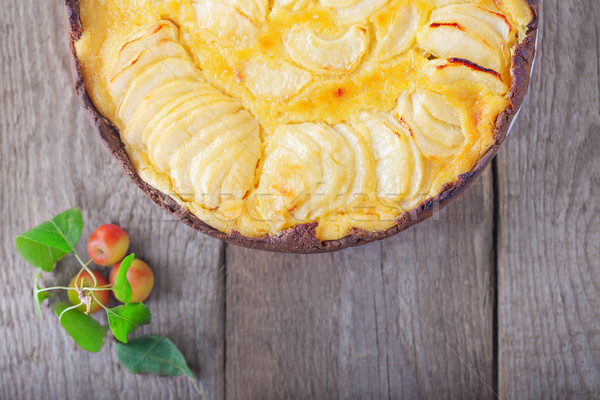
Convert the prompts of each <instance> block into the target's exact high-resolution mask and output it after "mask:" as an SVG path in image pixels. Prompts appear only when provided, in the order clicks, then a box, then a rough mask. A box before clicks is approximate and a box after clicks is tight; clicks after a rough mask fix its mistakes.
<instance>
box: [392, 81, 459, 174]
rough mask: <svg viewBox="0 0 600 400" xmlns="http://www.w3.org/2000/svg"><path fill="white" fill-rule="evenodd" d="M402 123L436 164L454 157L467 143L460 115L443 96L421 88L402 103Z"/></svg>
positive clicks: (399, 111) (399, 104)
mask: <svg viewBox="0 0 600 400" xmlns="http://www.w3.org/2000/svg"><path fill="white" fill-rule="evenodd" d="M398 121H399V123H400V125H403V126H404V127H406V129H407V130H408V131H409V133H410V135H411V136H412V138H413V139H414V141H415V143H416V145H417V147H418V148H419V150H421V152H422V153H423V154H424V155H425V156H426V157H427V158H429V159H430V160H432V161H435V162H439V161H442V160H444V159H447V158H449V157H451V156H452V155H454V154H455V153H456V151H457V150H458V148H459V147H460V146H461V145H462V144H463V143H464V142H465V136H464V132H463V129H462V125H461V122H460V118H459V116H458V113H457V112H456V111H455V110H454V108H452V106H451V105H450V104H448V102H447V101H446V100H445V99H444V97H442V95H440V94H437V93H433V92H430V91H428V90H424V89H418V90H417V91H416V92H414V93H413V94H411V95H404V96H402V97H401V98H400V99H399V100H398Z"/></svg>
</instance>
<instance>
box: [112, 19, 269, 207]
mask: <svg viewBox="0 0 600 400" xmlns="http://www.w3.org/2000/svg"><path fill="white" fill-rule="evenodd" d="M159 25H160V24H159ZM167 25H168V24H167ZM160 26H162V25H160ZM171 27H172V26H171ZM172 29H176V28H174V27H172ZM176 33H177V32H175V35H174V36H173V37H177V35H176ZM134 35H135V36H132V37H135V38H136V40H139V41H140V43H141V42H144V43H146V44H147V45H148V46H137V47H136V51H138V55H137V56H136V53H135V52H134V51H133V50H132V49H133V47H131V46H132V45H131V44H128V43H134V42H132V41H131V38H126V39H125V40H124V43H125V44H124V45H123V46H121V48H120V50H119V51H118V52H117V54H116V58H115V60H114V62H113V66H118V65H121V66H122V68H123V70H120V71H119V70H118V68H117V67H114V71H115V73H114V76H112V79H109V85H108V88H109V92H110V94H111V95H112V97H113V100H114V102H115V104H117V115H118V116H119V118H120V119H121V121H122V122H123V124H124V125H125V127H124V129H123V139H124V140H125V141H126V142H127V144H129V145H130V146H133V147H136V148H138V149H140V150H144V149H145V150H146V151H147V154H148V159H149V161H150V163H151V164H152V165H153V166H154V168H155V169H156V171H157V172H163V173H166V174H168V175H169V176H170V177H171V180H172V184H173V190H175V191H176V192H177V193H178V195H179V196H180V197H181V198H183V199H184V200H193V201H196V202H197V203H199V204H200V205H202V206H204V207H207V208H215V207H218V206H219V204H220V202H221V201H222V200H224V199H225V198H227V199H235V200H241V199H242V198H243V197H244V196H245V194H246V193H247V192H248V191H249V190H250V189H251V188H252V187H253V186H254V184H253V177H254V171H255V169H256V165H257V162H258V159H259V156H260V135H259V126H258V122H257V121H256V119H254V118H253V117H252V116H251V115H250V113H248V112H247V111H245V110H243V109H242V105H241V104H240V103H239V102H238V101H236V100H233V99H232V98H231V97H229V96H226V95H225V94H223V93H221V92H220V91H218V90H217V89H215V88H213V87H212V86H210V85H209V84H208V83H207V82H206V81H205V80H204V79H203V78H202V76H201V74H200V70H199V69H198V68H196V66H195V65H194V63H193V62H192V60H191V58H190V57H189V55H188V54H187V53H186V52H185V51H184V50H183V47H182V46H181V45H179V44H178V43H176V42H173V41H171V40H170V39H160V40H156V38H153V37H146V36H152V35H162V33H161V31H160V30H156V29H149V27H148V26H146V27H140V28H139V31H137V32H134ZM165 41H167V43H169V48H170V49H175V48H177V46H179V50H180V51H165V50H164V49H165V47H164V43H165ZM123 49H128V50H127V51H123ZM144 54H152V55H153V58H144V57H145V56H144ZM121 57H126V58H128V59H134V60H138V62H135V63H133V64H132V63H130V62H126V61H124V60H122V59H121ZM141 60H143V62H141ZM131 68H135V73H133V74H131V79H129V76H130V72H129V69H131Z"/></svg>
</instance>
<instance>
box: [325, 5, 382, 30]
mask: <svg viewBox="0 0 600 400" xmlns="http://www.w3.org/2000/svg"><path fill="white" fill-rule="evenodd" d="M319 2H320V3H321V4H322V5H323V6H325V7H329V8H332V9H333V10H335V14H336V18H337V21H339V24H340V25H350V24H355V23H357V22H366V21H367V20H368V19H369V17H370V16H371V15H373V14H374V13H375V12H376V11H378V10H379V9H381V8H383V7H384V6H385V5H386V4H387V3H389V0H319Z"/></svg>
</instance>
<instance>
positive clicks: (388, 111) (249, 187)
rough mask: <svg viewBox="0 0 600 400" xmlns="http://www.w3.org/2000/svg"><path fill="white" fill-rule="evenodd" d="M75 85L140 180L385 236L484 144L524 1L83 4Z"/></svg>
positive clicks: (522, 23)
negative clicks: (79, 82) (80, 81)
mask: <svg viewBox="0 0 600 400" xmlns="http://www.w3.org/2000/svg"><path fill="white" fill-rule="evenodd" d="M80 16H81V22H82V25H83V33H82V36H81V39H80V40H79V41H78V42H77V43H76V51H77V57H78V58H79V60H80V62H81V65H82V71H83V75H84V78H85V79H84V81H85V85H86V89H87V91H88V93H89V94H90V97H91V99H92V101H93V102H94V104H95V105H96V107H97V108H98V110H99V111H100V112H101V113H102V114H103V115H105V116H106V117H107V118H109V119H110V120H111V121H112V122H113V124H114V125H115V126H116V127H117V128H118V129H119V131H120V132H121V137H122V140H123V142H124V144H125V146H126V149H127V152H128V155H129V157H130V159H131V161H132V163H133V164H134V166H135V168H136V170H137V172H138V174H139V175H140V177H141V178H142V179H144V180H145V181H146V182H148V183H149V184H151V185H152V186H154V187H156V188H157V189H159V190H161V191H163V192H164V193H167V194H169V195H170V196H171V197H173V198H174V199H176V200H177V201H178V202H180V203H181V204H183V205H184V206H185V207H186V208H187V209H189V210H190V211H191V212H192V213H194V214H195V215H197V216H198V217H199V218H200V219H202V220H203V221H205V222H206V223H208V224H209V225H211V226H213V227H215V228H216V229H219V230H221V231H223V232H227V233H229V232H231V231H238V232H240V233H241V234H242V235H244V236H249V237H260V236H263V235H266V234H277V233H278V232H280V231H282V230H283V229H286V228H289V227H292V226H294V225H297V224H299V223H306V222H310V221H316V222H318V227H317V237H318V238H319V239H322V240H331V239H339V238H342V237H344V236H346V235H348V232H349V230H350V229H351V228H353V227H354V228H360V229H363V230H366V231H382V230H386V229H388V228H390V227H392V226H393V225H394V224H395V219H396V218H397V217H398V216H399V215H400V214H402V213H403V212H404V211H407V210H410V209H412V208H413V207H415V206H416V205H417V204H419V203H420V202H421V201H423V200H425V199H427V198H429V197H432V196H435V195H436V194H437V193H438V192H439V191H440V190H441V188H442V186H443V185H444V184H445V183H448V182H451V181H453V180H455V179H456V178H457V177H458V176H459V175H460V174H462V173H464V172H467V171H470V170H471V169H472V168H473V166H474V165H475V164H476V162H477V161H478V160H479V159H480V158H481V157H482V156H483V154H484V153H485V152H486V150H488V149H489V148H490V146H491V145H492V144H493V143H494V132H493V131H494V127H495V121H496V117H497V116H498V115H499V114H500V113H501V112H502V111H504V110H505V109H506V108H507V107H508V104H509V103H508V100H507V95H508V90H509V87H510V85H511V83H512V76H511V56H512V54H513V52H514V48H515V46H516V44H517V43H519V41H520V40H522V38H523V37H524V35H525V30H526V26H527V24H528V23H529V22H530V21H531V19H532V18H533V15H532V13H531V10H530V9H529V7H528V6H527V4H526V3H525V0H479V1H468V0H335V1H334V0H270V1H267V0H264V1H261V0H177V1H176V0H82V1H81V4H80Z"/></svg>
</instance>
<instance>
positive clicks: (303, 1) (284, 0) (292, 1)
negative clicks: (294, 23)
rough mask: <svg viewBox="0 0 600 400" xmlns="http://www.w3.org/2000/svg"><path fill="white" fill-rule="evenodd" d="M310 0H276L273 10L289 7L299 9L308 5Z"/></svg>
mask: <svg viewBox="0 0 600 400" xmlns="http://www.w3.org/2000/svg"><path fill="white" fill-rule="evenodd" d="M309 2H310V0H274V2H273V10H276V9H278V8H287V9H290V10H292V11H299V10H302V9H303V8H306V6H308V3H309Z"/></svg>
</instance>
